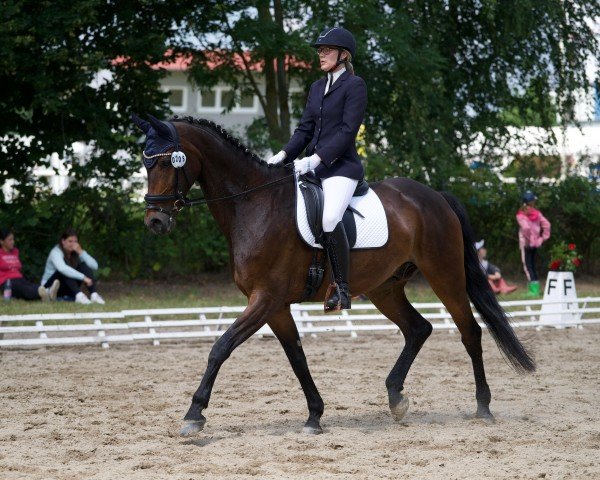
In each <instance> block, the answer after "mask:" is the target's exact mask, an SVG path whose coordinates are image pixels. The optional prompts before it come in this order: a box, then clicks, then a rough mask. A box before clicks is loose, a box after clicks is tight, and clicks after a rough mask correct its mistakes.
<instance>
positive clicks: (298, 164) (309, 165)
mask: <svg viewBox="0 0 600 480" xmlns="http://www.w3.org/2000/svg"><path fill="white" fill-rule="evenodd" d="M321 162H322V160H321V157H319V156H318V155H317V154H316V153H315V154H313V155H311V156H310V157H304V158H303V159H302V160H294V171H295V172H296V173H298V174H300V175H304V174H305V173H306V172H308V171H310V170H314V169H315V168H317V167H318V166H319V165H320V164H321Z"/></svg>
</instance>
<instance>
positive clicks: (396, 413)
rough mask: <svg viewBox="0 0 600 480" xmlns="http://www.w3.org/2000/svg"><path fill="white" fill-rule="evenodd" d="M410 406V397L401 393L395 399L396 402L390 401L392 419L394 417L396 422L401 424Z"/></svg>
mask: <svg viewBox="0 0 600 480" xmlns="http://www.w3.org/2000/svg"><path fill="white" fill-rule="evenodd" d="M409 404H410V402H409V401H408V397H407V396H405V395H402V394H401V393H399V394H398V397H397V398H395V399H394V401H392V399H390V411H391V412H392V417H394V420H395V421H397V422H399V421H400V420H402V419H403V418H404V415H406V412H408V406H409Z"/></svg>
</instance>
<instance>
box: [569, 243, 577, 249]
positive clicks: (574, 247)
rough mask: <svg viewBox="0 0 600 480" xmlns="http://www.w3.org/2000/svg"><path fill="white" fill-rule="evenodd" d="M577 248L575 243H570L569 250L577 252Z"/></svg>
mask: <svg viewBox="0 0 600 480" xmlns="http://www.w3.org/2000/svg"><path fill="white" fill-rule="evenodd" d="M576 248H577V246H576V245H575V244H574V243H569V250H575V249H576Z"/></svg>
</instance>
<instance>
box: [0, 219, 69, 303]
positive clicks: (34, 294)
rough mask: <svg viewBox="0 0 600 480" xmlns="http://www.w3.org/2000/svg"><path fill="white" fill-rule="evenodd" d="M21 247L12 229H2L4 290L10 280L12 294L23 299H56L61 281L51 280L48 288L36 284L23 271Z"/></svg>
mask: <svg viewBox="0 0 600 480" xmlns="http://www.w3.org/2000/svg"><path fill="white" fill-rule="evenodd" d="M21 268H22V265H21V260H20V259H19V249H18V248H16V247H15V236H14V234H13V232H12V231H11V230H8V229H6V228H3V229H0V286H1V287H2V290H4V288H5V287H6V282H7V281H8V280H10V284H11V289H12V296H13V297H14V298H21V299H23V300H42V301H45V302H47V301H49V300H56V294H57V292H58V288H59V287H60V281H58V280H55V281H54V282H51V283H50V284H49V286H48V288H46V287H43V286H40V285H36V284H35V283H32V282H30V281H29V280H27V279H25V278H24V277H23V274H22V273H21Z"/></svg>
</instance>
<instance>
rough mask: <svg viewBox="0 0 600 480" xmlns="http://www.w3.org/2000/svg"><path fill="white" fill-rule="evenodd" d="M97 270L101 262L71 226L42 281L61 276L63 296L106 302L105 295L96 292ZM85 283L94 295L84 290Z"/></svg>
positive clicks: (61, 238)
mask: <svg viewBox="0 0 600 480" xmlns="http://www.w3.org/2000/svg"><path fill="white" fill-rule="evenodd" d="M93 270H98V262H96V260H95V259H94V258H93V257H92V256H91V255H90V254H89V253H87V252H86V251H85V250H83V248H81V245H80V244H79V241H78V239H77V232H75V230H72V229H68V230H66V231H65V232H64V233H63V234H62V235H61V237H60V239H59V241H58V244H57V245H55V246H54V248H53V249H52V250H51V251H50V254H49V255H48V260H47V261H46V270H45V271H44V275H43V277H42V284H43V285H46V286H48V285H50V284H51V283H52V282H54V280H56V279H58V280H60V289H59V291H58V295H59V297H63V298H66V299H69V300H73V299H74V300H75V302H77V303H82V304H90V303H99V304H102V305H104V303H105V302H104V299H103V298H102V297H101V296H100V295H99V294H98V292H96V281H95V280H94V274H93ZM83 284H85V285H86V286H87V289H88V291H89V292H90V298H88V297H87V296H86V295H85V293H83V292H82V291H81V286H82V285H83Z"/></svg>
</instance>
